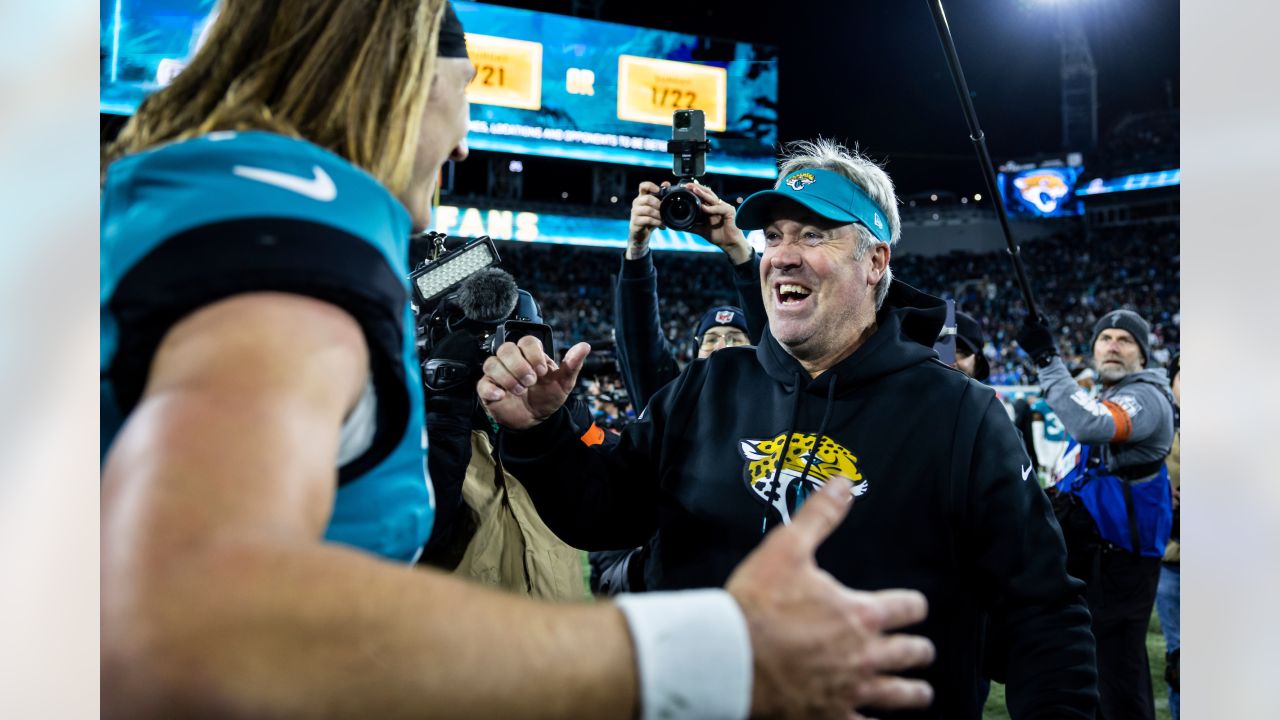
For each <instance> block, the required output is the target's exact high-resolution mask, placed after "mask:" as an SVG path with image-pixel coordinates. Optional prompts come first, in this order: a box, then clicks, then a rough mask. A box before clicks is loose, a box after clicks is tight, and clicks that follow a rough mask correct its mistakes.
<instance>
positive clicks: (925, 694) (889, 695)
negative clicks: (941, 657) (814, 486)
mask: <svg viewBox="0 0 1280 720" xmlns="http://www.w3.org/2000/svg"><path fill="white" fill-rule="evenodd" d="M850 487H851V482H850V481H849V480H848V479H847V478H844V477H840V476H836V477H833V478H832V479H831V480H829V481H828V482H827V483H826V485H825V486H824V487H823V489H822V491H821V492H817V493H814V494H813V495H810V496H809V499H808V500H807V501H806V502H805V504H804V505H803V506H802V507H801V508H800V510H799V511H798V512H796V514H795V515H794V517H793V519H792V522H791V524H790V525H784V526H782V527H778V528H775V529H774V530H772V531H770V532H769V534H768V535H767V536H765V539H764V542H763V543H762V544H761V545H760V547H758V548H756V550H755V551H754V552H752V553H751V554H750V555H748V556H747V558H746V559H745V560H743V561H742V564H740V565H739V566H738V567H737V569H736V570H735V571H734V573H733V575H732V576H730V578H729V582H728V583H727V584H726V586H725V587H726V589H727V590H728V591H729V593H730V594H731V595H733V596H734V598H735V599H736V600H737V601H738V604H739V605H740V606H741V607H742V612H743V614H744V615H745V616H746V619H747V625H748V627H749V628H750V630H751V649H752V653H753V657H754V662H755V668H754V669H755V682H754V683H753V687H752V698H751V715H752V717H778V718H851V717H852V718H858V717H861V716H860V715H858V714H857V712H856V708H860V707H875V708H879V709H882V710H894V709H906V708H923V707H927V706H928V705H929V703H931V702H932V701H933V689H932V688H931V687H930V686H929V684H928V683H926V682H924V681H923V680H908V679H906V678H902V677H898V676H897V675H895V673H898V672H901V671H903V670H907V669H910V668H915V667H921V666H924V665H928V664H929V663H931V662H933V658H934V648H933V644H932V643H931V642H930V641H929V640H927V639H926V638H923V637H919V636H915V635H902V634H887V631H891V630H894V629H897V628H901V627H905V626H907V625H912V624H915V623H918V622H920V621H922V620H924V618H925V615H926V614H927V610H928V608H927V604H926V601H925V598H924V595H922V594H920V593H918V592H916V591H913V590H881V591H878V592H858V591H855V590H850V589H848V588H846V587H844V586H843V585H841V584H840V583H839V582H837V581H836V580H835V578H833V577H831V575H829V574H827V573H826V572H824V571H822V570H819V569H818V567H817V564H816V563H815V561H814V551H815V550H816V549H817V548H818V546H819V545H821V544H822V541H823V540H825V539H826V538H827V536H828V535H830V534H831V531H832V530H834V529H835V528H836V527H837V526H838V525H839V524H840V522H841V521H843V520H844V518H845V516H846V515H847V514H848V512H849V506H850V503H851V502H852V495H851V492H850Z"/></svg>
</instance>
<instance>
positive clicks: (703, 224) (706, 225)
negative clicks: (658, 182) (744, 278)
mask: <svg viewBox="0 0 1280 720" xmlns="http://www.w3.org/2000/svg"><path fill="white" fill-rule="evenodd" d="M685 187H686V188H688V189H689V191H690V192H692V193H693V194H694V195H697V196H698V199H699V200H701V201H702V207H701V210H702V215H701V217H700V218H699V219H698V222H697V223H695V224H694V226H693V227H691V228H689V232H692V233H696V234H698V235H701V236H702V237H704V238H706V239H707V242H709V243H711V244H712V245H715V246H716V247H718V248H720V249H721V250H723V251H724V253H725V254H726V255H728V256H729V261H730V262H732V263H733V264H734V265H741V264H742V263H744V262H746V261H747V260H749V259H750V258H751V253H752V252H754V251H753V250H752V249H751V244H750V243H748V242H747V236H746V235H743V234H742V231H741V230H739V229H738V225H737V223H736V222H735V217H736V216H737V214H738V210H737V208H735V207H734V206H732V205H730V204H729V203H727V202H725V201H724V200H721V199H720V197H719V196H718V195H716V194H715V193H714V192H712V191H711V188H709V187H707V186H706V185H702V184H700V183H698V182H691V183H689V184H687V185H685Z"/></svg>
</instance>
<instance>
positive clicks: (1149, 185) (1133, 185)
mask: <svg viewBox="0 0 1280 720" xmlns="http://www.w3.org/2000/svg"><path fill="white" fill-rule="evenodd" d="M1181 183H1182V169H1181V168H1173V169H1171V170H1157V171H1155V172H1145V173H1135V174H1133V175H1121V176H1120V177H1117V178H1094V179H1092V180H1090V181H1089V182H1087V183H1085V184H1083V185H1081V186H1080V187H1079V188H1077V189H1076V195H1103V194H1106V193H1116V192H1129V191H1131V190H1151V189H1154V188H1162V187H1172V186H1174V185H1179V184H1181Z"/></svg>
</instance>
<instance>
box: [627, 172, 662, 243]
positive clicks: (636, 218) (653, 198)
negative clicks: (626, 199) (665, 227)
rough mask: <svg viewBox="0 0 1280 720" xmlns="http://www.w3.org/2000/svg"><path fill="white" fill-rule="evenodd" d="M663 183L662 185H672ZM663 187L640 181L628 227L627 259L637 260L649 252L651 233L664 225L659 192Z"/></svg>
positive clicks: (632, 202) (632, 203) (632, 204)
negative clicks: (660, 210)
mask: <svg viewBox="0 0 1280 720" xmlns="http://www.w3.org/2000/svg"><path fill="white" fill-rule="evenodd" d="M670 184H671V183H669V182H664V183H662V187H666V186H668V185H670ZM662 187H659V186H657V185H654V184H653V183H651V182H649V181H647V180H646V181H645V182H642V183H640V191H639V193H638V194H637V195H636V199H635V200H632V201H631V225H630V227H628V228H627V259H628V260H636V259H638V258H642V257H644V254H645V253H647V252H649V234H650V233H652V232H653V231H654V229H655V228H660V227H662V214H661V212H659V210H658V208H659V203H658V193H659V192H660V191H661V189H662Z"/></svg>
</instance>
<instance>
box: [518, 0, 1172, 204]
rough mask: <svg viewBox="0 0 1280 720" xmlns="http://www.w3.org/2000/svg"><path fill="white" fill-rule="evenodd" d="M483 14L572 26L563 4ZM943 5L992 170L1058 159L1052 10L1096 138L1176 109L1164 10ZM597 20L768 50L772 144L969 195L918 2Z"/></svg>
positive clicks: (638, 10) (1153, 6)
mask: <svg viewBox="0 0 1280 720" xmlns="http://www.w3.org/2000/svg"><path fill="white" fill-rule="evenodd" d="M494 4H500V5H508V6H512V7H523V8H527V9H531V10H541V11H545V12H557V13H561V14H566V15H569V14H573V12H572V11H573V3H572V2H568V1H567V0H498V1H496V2H494ZM584 5H590V3H584ZM943 6H944V8H945V9H946V12H947V17H948V20H949V22H950V24H951V31H952V34H953V36H954V38H955V44H956V49H957V52H958V53H959V56H960V62H961V65H962V66H963V68H964V71H965V77H966V79H967V81H968V83H969V88H970V90H971V91H972V92H973V93H974V103H975V105H976V108H977V113H978V118H979V121H980V124H981V126H982V129H983V131H984V132H985V133H986V135H987V144H988V147H989V148H990V151H991V154H992V157H993V158H994V159H995V161H996V162H997V163H999V162H1001V161H1002V160H1005V159H1008V158H1010V157H1025V156H1029V155H1036V154H1039V153H1054V152H1058V151H1060V150H1061V147H1060V146H1061V132H1062V131H1061V113H1060V100H1059V92H1060V87H1059V79H1058V64H1059V46H1058V42H1057V40H1056V33H1057V20H1056V16H1055V13H1056V12H1058V11H1059V8H1061V11H1063V12H1073V13H1079V14H1080V15H1081V16H1082V18H1083V20H1084V23H1085V31H1086V34H1087V35H1088V38H1089V43H1090V47H1091V49H1092V51H1093V57H1094V63H1095V65H1096V66H1097V68H1098V101H1099V109H1098V127H1099V135H1100V138H1104V137H1105V136H1106V133H1107V131H1108V130H1109V129H1110V128H1111V127H1112V126H1113V125H1114V124H1115V123H1116V122H1117V121H1118V120H1119V119H1120V118H1122V117H1123V116H1124V115H1126V114H1127V113H1131V112H1144V111H1152V110H1162V109H1165V108H1167V107H1169V103H1170V102H1172V104H1173V107H1175V108H1176V107H1177V106H1178V83H1179V72H1178V70H1179V68H1178V33H1179V25H1178V3H1177V2H1176V0H949V1H944V3H943ZM751 8H760V10H758V11H753V10H752V9H751ZM780 8H784V9H780ZM585 14H586V16H588V17H590V16H591V15H590V13H589V12H587V13H585ZM599 19H601V20H608V21H611V22H620V23H626V24H631V25H641V26H646V27H654V28H659V29H663V30H675V31H680V32H685V33H693V34H699V35H711V36H715V37H722V38H727V39H731V40H745V41H749V42H759V43H767V44H772V45H776V46H778V47H779V48H780V61H779V63H780V66H779V95H780V98H779V99H780V113H779V126H780V127H779V134H780V138H781V139H782V140H784V141H785V140H791V139H798V138H806V137H813V136H815V135H818V134H822V135H826V136H832V137H836V138H839V139H842V140H846V141H849V142H853V141H856V142H858V143H860V144H861V146H862V147H863V148H864V150H866V151H868V152H869V153H870V154H871V155H872V156H873V157H876V158H878V159H881V160H886V161H887V162H888V165H887V167H888V170H889V172H890V174H891V175H892V176H893V177H894V179H895V181H896V183H897V185H898V188H899V192H900V193H902V194H905V193H911V192H919V191H923V190H931V189H941V190H952V191H956V192H960V193H972V192H976V191H981V190H982V185H983V182H982V176H981V173H980V171H979V169H978V165H977V161H976V159H975V155H974V153H973V146H972V144H971V143H970V142H969V138H968V131H967V129H966V127H965V122H964V116H963V114H962V112H961V109H960V104H959V100H958V99H957V97H956V93H955V90H954V88H953V86H952V82H951V77H950V74H949V73H948V71H947V66H946V61H945V59H944V56H943V53H942V48H941V45H940V44H939V42H938V39H937V35H936V33H935V31H934V28H933V23H932V20H931V16H930V13H929V8H928V5H927V4H926V2H925V0H873V1H871V2H838V1H834V0H808V1H807V2H806V1H804V0H799V1H794V2H785V3H760V2H743V1H742V0H738V1H737V2H730V1H726V0H711V1H708V2H696V3H695V2H685V3H682V2H652V1H650V2H635V1H634V0H633V1H632V2H616V1H609V0H606V2H604V3H603V4H602V5H601V12H600V16H599ZM1166 85H1168V86H1169V87H1170V89H1171V90H1170V91H1168V92H1167V91H1166ZM1170 92H1171V95H1170V94H1169V93H1170Z"/></svg>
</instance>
